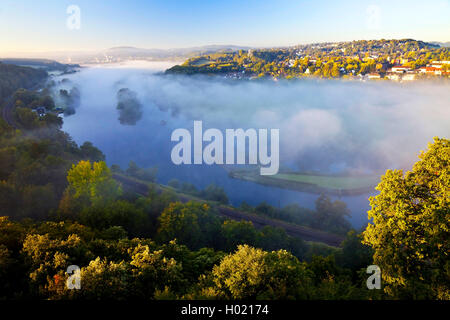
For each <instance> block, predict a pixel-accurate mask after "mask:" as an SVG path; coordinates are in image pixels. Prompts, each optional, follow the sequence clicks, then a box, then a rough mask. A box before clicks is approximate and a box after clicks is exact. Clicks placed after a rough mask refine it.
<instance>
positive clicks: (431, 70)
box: [419, 67, 442, 76]
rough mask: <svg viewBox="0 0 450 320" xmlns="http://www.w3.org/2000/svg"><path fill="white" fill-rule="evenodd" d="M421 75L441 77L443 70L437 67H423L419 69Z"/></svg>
mask: <svg viewBox="0 0 450 320" xmlns="http://www.w3.org/2000/svg"><path fill="white" fill-rule="evenodd" d="M419 73H425V74H434V75H436V76H440V75H442V69H441V68H436V67H422V68H419Z"/></svg>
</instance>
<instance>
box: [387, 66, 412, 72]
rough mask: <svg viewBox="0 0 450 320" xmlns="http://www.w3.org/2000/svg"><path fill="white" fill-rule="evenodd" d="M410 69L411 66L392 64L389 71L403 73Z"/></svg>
mask: <svg viewBox="0 0 450 320" xmlns="http://www.w3.org/2000/svg"><path fill="white" fill-rule="evenodd" d="M410 70H411V68H410V67H406V66H393V67H392V69H391V70H390V72H396V73H405V72H407V71H410Z"/></svg>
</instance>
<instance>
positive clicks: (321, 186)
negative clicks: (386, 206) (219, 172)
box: [228, 170, 380, 196]
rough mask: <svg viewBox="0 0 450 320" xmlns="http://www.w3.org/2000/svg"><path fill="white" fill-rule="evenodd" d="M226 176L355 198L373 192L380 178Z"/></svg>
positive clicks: (232, 172) (248, 172)
mask: <svg viewBox="0 0 450 320" xmlns="http://www.w3.org/2000/svg"><path fill="white" fill-rule="evenodd" d="M228 175H229V176H230V177H231V178H234V179H240V180H245V181H250V182H255V183H258V184H262V185H266V186H271V187H277V188H281V189H289V190H294V191H301V192H307V193H314V194H321V193H325V194H329V195H335V196H356V195H362V194H367V193H370V192H373V191H374V188H375V186H376V185H377V184H378V182H379V179H380V177H379V176H372V175H338V174H334V175H333V174H328V175H327V174H319V173H309V172H284V173H278V174H276V175H273V176H263V175H260V174H259V172H258V171H255V170H230V171H228Z"/></svg>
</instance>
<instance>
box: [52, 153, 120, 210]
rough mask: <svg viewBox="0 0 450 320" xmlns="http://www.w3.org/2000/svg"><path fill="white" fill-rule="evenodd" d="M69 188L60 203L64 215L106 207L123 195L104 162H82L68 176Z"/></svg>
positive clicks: (73, 167) (74, 166)
mask: <svg viewBox="0 0 450 320" xmlns="http://www.w3.org/2000/svg"><path fill="white" fill-rule="evenodd" d="M67 181H68V182H69V186H68V187H67V189H66V191H65V194H64V197H63V199H62V200H61V203H60V206H59V207H60V210H61V211H62V212H63V213H66V214H67V213H73V212H74V211H75V212H77V211H80V210H81V209H82V208H85V207H89V206H104V205H106V204H108V203H110V202H112V201H114V200H115V199H116V198H117V197H118V196H120V195H121V194H122V188H121V187H120V185H119V184H118V183H117V182H116V181H115V180H114V179H113V178H112V176H111V171H110V169H109V168H108V166H107V165H106V163H105V162H104V161H100V162H94V163H91V162H90V161H80V162H78V164H77V165H73V166H72V169H70V170H69V172H68V174H67Z"/></svg>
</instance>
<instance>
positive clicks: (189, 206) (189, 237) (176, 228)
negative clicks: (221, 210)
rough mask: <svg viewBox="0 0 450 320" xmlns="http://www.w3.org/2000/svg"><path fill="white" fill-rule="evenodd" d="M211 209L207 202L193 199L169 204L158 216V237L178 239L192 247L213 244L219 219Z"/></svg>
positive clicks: (161, 238) (166, 240)
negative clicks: (203, 202)
mask: <svg viewBox="0 0 450 320" xmlns="http://www.w3.org/2000/svg"><path fill="white" fill-rule="evenodd" d="M209 210H210V208H209V206H208V205H207V204H201V203H198V202H193V201H189V202H188V203H186V204H183V203H181V202H174V203H171V204H169V206H168V207H167V208H166V209H164V211H163V213H162V214H161V216H160V217H159V218H158V221H159V229H158V239H159V240H160V241H162V242H168V241H170V240H173V239H177V240H178V241H179V243H181V244H184V245H186V246H188V247H189V248H191V249H198V248H201V247H202V246H208V245H211V244H212V243H213V242H214V241H216V240H215V235H216V234H217V233H218V232H219V224H218V222H219V221H218V219H217V218H216V217H215V216H213V215H212V214H211V213H210V212H209Z"/></svg>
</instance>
